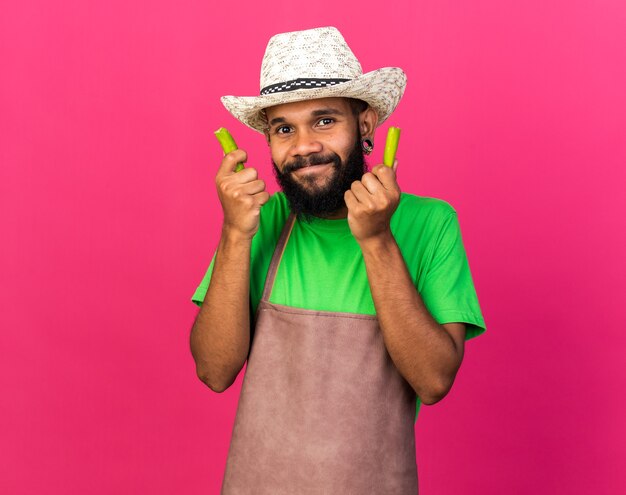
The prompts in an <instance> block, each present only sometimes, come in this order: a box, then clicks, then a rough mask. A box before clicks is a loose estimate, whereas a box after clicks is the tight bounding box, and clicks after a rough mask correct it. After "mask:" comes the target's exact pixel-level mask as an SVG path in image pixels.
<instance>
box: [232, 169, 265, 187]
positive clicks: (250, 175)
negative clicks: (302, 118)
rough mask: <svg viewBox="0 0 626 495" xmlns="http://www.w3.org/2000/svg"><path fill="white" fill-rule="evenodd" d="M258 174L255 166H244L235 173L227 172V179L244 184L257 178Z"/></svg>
mask: <svg viewBox="0 0 626 495" xmlns="http://www.w3.org/2000/svg"><path fill="white" fill-rule="evenodd" d="M258 176H259V174H258V172H257V171H256V169H255V168H252V167H246V168H244V169H243V170H241V171H239V172H237V173H235V172H232V173H230V172H229V175H228V178H227V180H229V181H231V182H232V183H233V184H246V183H247V182H252V181H255V180H257V178H258Z"/></svg>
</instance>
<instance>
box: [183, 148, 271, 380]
mask: <svg viewBox="0 0 626 495" xmlns="http://www.w3.org/2000/svg"><path fill="white" fill-rule="evenodd" d="M245 161H246V153H245V152H244V151H243V150H236V151H233V152H231V153H228V154H227V155H226V156H225V157H224V159H223V160H222V164H221V166H220V169H219V171H218V173H217V176H216V178H215V182H216V186H217V192H218V196H219V199H220V202H221V204H222V210H223V212H224V222H223V225H222V234H221V237H220V242H219V245H218V248H217V253H216V256H215V263H214V266H213V273H212V275H211V281H210V283H209V288H208V290H207V293H206V296H205V298H204V301H203V303H202V306H201V307H200V311H199V312H198V315H197V316H196V320H195V322H194V324H193V327H192V329H191V335H190V347H191V353H192V355H193V358H194V361H195V363H196V373H197V375H198V377H199V378H200V379H201V380H202V381H203V382H204V383H205V384H206V385H207V386H209V387H210V388H211V390H213V391H215V392H222V391H224V390H226V389H227V388H228V387H230V385H232V383H233V382H234V381H235V378H236V377H237V374H238V373H239V371H240V370H241V368H242V367H243V364H244V362H245V361H246V358H247V356H248V352H249V349H250V303H249V301H250V246H251V243H252V237H253V236H254V234H255V232H256V231H257V229H258V227H259V216H260V210H261V206H262V205H263V204H265V203H266V202H267V201H268V200H269V194H268V193H267V191H266V190H265V183H264V182H263V181H262V180H260V179H258V176H257V172H256V170H255V169H254V168H251V167H247V168H245V169H243V170H241V171H240V172H235V167H236V166H237V163H242V162H245Z"/></svg>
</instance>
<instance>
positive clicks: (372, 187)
mask: <svg viewBox="0 0 626 495" xmlns="http://www.w3.org/2000/svg"><path fill="white" fill-rule="evenodd" d="M361 184H363V185H364V186H365V189H367V191H368V192H369V193H370V194H374V195H375V194H377V193H379V192H380V191H381V190H382V189H383V188H384V186H383V185H382V184H381V183H380V180H379V179H378V177H376V176H375V175H374V174H373V173H371V172H367V173H366V174H364V175H363V177H362V178H361Z"/></svg>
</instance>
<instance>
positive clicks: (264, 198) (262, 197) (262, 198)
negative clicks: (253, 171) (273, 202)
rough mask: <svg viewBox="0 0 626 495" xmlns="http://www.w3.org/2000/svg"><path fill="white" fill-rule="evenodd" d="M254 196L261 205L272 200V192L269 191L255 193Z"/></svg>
mask: <svg viewBox="0 0 626 495" xmlns="http://www.w3.org/2000/svg"><path fill="white" fill-rule="evenodd" d="M252 197H253V198H254V200H255V201H256V202H257V204H260V205H261V206H263V205H264V204H265V203H267V202H268V201H269V200H270V194H269V193H268V192H267V191H261V192H260V193H256V194H253V195H252Z"/></svg>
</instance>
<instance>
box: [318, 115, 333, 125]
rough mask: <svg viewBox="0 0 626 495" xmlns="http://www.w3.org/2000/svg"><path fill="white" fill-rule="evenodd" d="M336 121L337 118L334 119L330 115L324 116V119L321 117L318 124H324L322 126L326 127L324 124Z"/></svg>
mask: <svg viewBox="0 0 626 495" xmlns="http://www.w3.org/2000/svg"><path fill="white" fill-rule="evenodd" d="M334 121H335V119H332V118H330V117H324V118H323V119H320V120H319V121H318V123H317V124H318V125H320V126H322V127H324V126H327V125H329V124H332V123H333V122H334Z"/></svg>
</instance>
